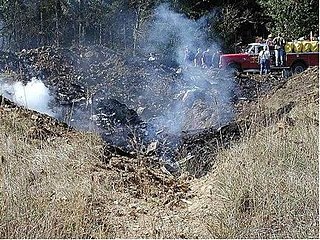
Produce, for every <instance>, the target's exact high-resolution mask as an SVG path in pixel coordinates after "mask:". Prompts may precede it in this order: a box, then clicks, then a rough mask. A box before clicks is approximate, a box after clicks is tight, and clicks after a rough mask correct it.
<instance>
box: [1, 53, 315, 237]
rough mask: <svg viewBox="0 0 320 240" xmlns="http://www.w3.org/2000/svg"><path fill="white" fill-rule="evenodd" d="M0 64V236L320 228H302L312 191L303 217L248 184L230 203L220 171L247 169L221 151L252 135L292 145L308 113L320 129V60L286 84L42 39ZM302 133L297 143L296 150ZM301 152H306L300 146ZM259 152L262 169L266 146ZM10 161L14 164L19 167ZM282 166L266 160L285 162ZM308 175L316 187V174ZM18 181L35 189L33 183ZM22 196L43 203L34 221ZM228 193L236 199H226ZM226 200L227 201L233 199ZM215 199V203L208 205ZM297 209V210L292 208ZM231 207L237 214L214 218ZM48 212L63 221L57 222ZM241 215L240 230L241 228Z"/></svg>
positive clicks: (270, 232) (226, 233)
mask: <svg viewBox="0 0 320 240" xmlns="http://www.w3.org/2000/svg"><path fill="white" fill-rule="evenodd" d="M0 68H1V71H2V74H1V79H0V93H1V98H0V104H1V105H0V120H1V123H0V125H1V126H0V131H1V141H2V143H1V148H2V149H1V150H0V155H1V172H0V173H1V174H0V176H1V182H2V186H3V192H4V194H3V195H0V199H1V201H4V200H5V201H7V202H6V204H9V205H7V207H4V208H3V209H4V210H3V211H2V213H1V214H0V215H1V219H4V218H3V217H5V219H6V220H5V221H4V222H2V223H1V226H0V232H1V235H0V236H2V237H84V238H91V237H98V238H100V237H175V238H177V237H179V238H184V237H187V238H195V237H208V236H210V237H219V238H223V237H227V238H230V237H234V236H237V237H239V236H243V237H270V236H278V237H290V236H296V237H298V236H304V237H306V236H313V235H314V234H315V232H312V231H313V230H314V229H315V228H317V227H315V228H311V229H313V230H310V231H309V232H308V231H307V230H305V229H302V230H301V231H300V232H297V233H296V232H293V229H295V226H296V225H295V223H293V221H294V219H295V220H297V219H298V220H297V222H298V223H299V221H300V223H301V222H303V221H304V222H307V223H308V224H311V225H312V226H314V224H315V225H317V224H318V222H317V221H316V222H317V223H315V222H314V215H313V213H315V212H316V211H317V210H316V207H315V205H314V204H313V203H314V199H308V201H309V205H310V206H309V208H310V209H309V210H310V212H308V213H307V214H308V215H307V216H306V219H304V218H303V219H300V218H299V217H295V216H293V217H292V216H287V215H281V216H276V214H275V213H274V212H272V211H271V210H270V211H271V212H264V211H266V209H265V208H263V210H261V209H260V207H261V206H260V205H259V199H256V198H255V197H257V198H258V197H261V196H263V194H262V192H261V194H262V195H259V196H258V195H254V194H256V192H255V191H252V188H248V189H247V190H246V188H245V187H244V186H242V185H241V187H242V188H241V189H240V190H239V196H238V195H237V196H231V195H230V196H228V197H225V198H223V194H226V192H228V191H229V190H227V189H225V188H227V181H226V183H225V185H224V186H223V187H221V186H220V187H219V184H220V183H221V184H222V183H223V182H222V178H221V179H215V177H216V176H220V175H221V174H222V173H221V172H223V171H226V174H230V176H232V175H233V173H235V174H238V173H239V172H237V171H238V170H230V169H229V170H228V168H224V169H221V168H222V167H221V166H224V167H226V164H227V163H226V162H224V163H223V162H221V161H222V160H221V159H224V157H225V156H226V155H227V154H228V151H231V152H232V151H234V149H237V148H239V149H240V148H241V147H237V146H241V144H242V145H243V144H244V143H246V141H248V142H250V141H252V139H255V138H256V137H257V141H259V140H258V139H259V136H260V137H261V138H260V139H261V142H262V145H263V144H265V142H263V139H264V135H263V134H264V133H265V132H266V131H270V132H271V133H270V134H271V135H270V136H273V134H275V135H276V136H277V140H279V141H280V142H286V141H291V140H286V139H285V138H286V134H287V133H288V132H290V131H291V129H295V127H296V126H297V125H298V124H300V122H301V121H303V123H306V122H307V124H309V125H310V126H313V127H312V129H313V128H318V124H319V116H318V114H317V110H315V111H314V112H307V111H306V110H303V111H302V110H301V108H302V107H303V106H311V108H312V109H314V107H316V106H318V101H319V99H318V75H319V70H318V68H317V67H316V68H311V69H308V70H306V71H305V72H303V73H301V74H299V75H295V76H292V77H289V78H283V77H282V76H281V75H267V76H260V75H240V76H237V77H235V76H233V75H232V74H230V73H228V72H223V71H220V70H218V69H202V68H193V67H191V66H188V67H179V66H168V65H165V64H162V63H161V62H160V61H158V60H157V59H148V58H144V57H136V58H134V59H132V58H130V59H129V58H126V57H125V56H123V55H119V54H118V53H116V52H113V51H111V50H110V49H108V48H103V47H80V48H79V47H77V48H71V49H65V48H54V47H42V48H37V49H31V50H27V51H26V50H23V51H21V52H19V53H15V54H9V53H2V54H1V59H0ZM29 93H31V95H29ZM23 106H25V107H23ZM29 109H31V110H29ZM300 110H301V111H300ZM309 125H308V126H309ZM309 130H310V129H309ZM309 130H308V129H306V131H309ZM313 130H314V129H313ZM292 131H294V130H292ZM305 133H306V134H307V132H305ZM278 134H279V135H278ZM253 136H254V137H253ZM307 138H308V136H306V139H307ZM315 138H316V139H317V137H315ZM306 139H303V138H301V139H300V140H292V141H293V142H295V141H296V142H295V143H293V144H296V145H297V149H298V148H299V147H300V148H303V147H304V144H305V142H306V141H307V140H306ZM257 141H256V142H257ZM316 141H318V140H316ZM311 144H313V143H311ZM248 147H250V145H249V144H248ZM267 149H268V148H267ZM252 150H253V149H252ZM257 151H259V148H257ZM292 151H293V152H292V154H293V155H296V154H297V153H296V152H295V151H297V150H296V149H293V150H292ZM301 151H302V150H301ZM308 154H309V155H308V156H309V158H310V159H314V155H316V153H314V152H312V151H311V152H310V153H308ZM310 154H311V155H310ZM231 155H232V154H231ZM280 155H281V154H280ZM280 155H279V156H280ZM14 156H16V157H14ZM243 156H244V155H239V156H238V155H235V156H234V158H233V159H238V160H239V161H238V162H236V163H232V164H235V165H237V164H240V165H239V168H242V167H243V168H248V169H247V170H245V169H243V171H244V172H250V171H251V170H250V167H249V166H251V165H250V164H252V163H246V162H245V160H243V159H242V157H243ZM261 157H262V158H261V159H262V160H261V164H262V165H263V164H265V163H264V162H263V161H264V160H263V157H264V156H263V154H262V156H261ZM13 158H16V159H17V160H16V161H18V162H11V163H10V161H13V160H12V159H13ZM23 158H25V159H24V160H23ZM19 159H20V160H19ZM248 159H250V157H248ZM229 160H230V159H229ZM229 160H228V161H229ZM273 160H275V159H270V163H269V164H271V165H272V164H279V163H272V161H273ZM50 161H51V162H50ZM233 161H234V160H230V162H233ZM257 161H259V159H257ZM312 161H316V160H312ZM15 164H16V165H17V166H16V167H14V165H15ZM241 164H243V165H241ZM246 164H249V165H246ZM219 166H220V167H219ZM237 166H238V165H237ZM268 166H269V165H268ZM24 169H25V171H24ZM266 169H267V168H266ZM276 169H277V168H276ZM219 171H221V172H219ZM228 171H230V172H228ZM290 171H291V170H290ZM292 171H293V170H292ZM244 172H243V176H246V173H244ZM219 174H220V175H219ZM252 174H255V172H254V171H253V172H252ZM270 174H271V175H272V173H270ZM240 175H241V174H240ZM240 175H239V176H240ZM236 176H238V175H235V178H236ZM194 177H196V179H195V178H194ZM310 177H311V178H312V177H314V175H312V176H310ZM58 178H60V179H58ZM293 178H294V177H293ZM63 179H65V180H63ZM210 179H211V180H212V181H211V182H210V183H208V181H210ZM239 179H240V178H239ZM309 180H310V179H309ZM63 181H64V182H63ZM241 181H245V180H244V179H241ZM275 181H277V176H275ZM281 181H283V180H281ZM284 181H286V180H284ZM231 182H232V181H228V183H231ZM310 182H311V183H312V184H315V185H317V184H316V183H315V181H314V179H311V180H310ZM15 183H19V184H18V185H14V184H15ZM311 183H310V184H311ZM248 184H250V181H249V182H248ZM275 184H276V185H277V183H276V182H275ZM282 184H287V182H284V183H282ZM288 184H289V183H288ZM290 184H291V183H290ZM13 185H14V186H13ZM212 185H214V186H212ZM23 186H25V187H26V186H28V187H27V190H26V189H24V187H23ZM44 188H46V189H44ZM233 188H234V189H236V186H233ZM311 188H312V189H314V186H312V187H311ZM10 189H14V190H13V191H16V193H15V192H10ZM259 189H260V188H259ZM275 189H277V187H275ZM219 191H225V192H219ZM259 191H260V190H259ZM259 191H258V192H259ZM275 191H276V190H275ZM281 191H282V190H281ZM283 191H285V190H283ZM293 191H295V190H294V189H293ZM312 191H313V190H312ZM229 193H230V194H231V193H232V191H231V190H230V191H229ZM15 194H18V195H19V196H21V197H24V198H25V199H24V200H23V201H25V202H27V203H28V204H29V205H28V204H27V205H25V206H24V207H27V208H28V207H31V208H32V206H31V205H32V204H33V205H34V207H35V209H37V210H36V212H33V213H32V214H35V215H34V216H31V215H30V216H28V217H27V218H26V219H23V218H21V219H20V220H15V219H13V218H12V216H13V215H14V214H13V212H11V213H10V211H20V210H15V208H14V207H13V206H14V204H18V203H17V202H12V201H19V199H20V197H18V199H16V200H13V199H12V196H14V195H15ZM110 194H111V195H110ZM215 194H216V195H215ZM274 194H275V195H273V197H275V196H281V193H276V192H275V193H274ZM277 194H280V195H277ZM283 194H287V193H285V192H284V193H283ZM312 194H313V193H312ZM218 196H219V197H220V198H219V197H218ZM283 196H284V195H283ZM285 196H287V195H285ZM232 197H234V198H235V201H236V202H237V203H235V204H239V206H238V205H235V206H233V205H232V204H231V202H232V201H233V200H232ZM312 197H314V195H312ZM227 198H230V199H229V200H230V202H225V201H227V200H226V199H227ZM20 200H21V201H22V199H20ZM269 200H270V199H269ZM269 200H268V201H269ZM263 201H265V204H269V203H268V202H266V200H263ZM270 201H271V200H270ZM279 201H280V200H279ZM281 201H284V202H286V201H291V200H288V199H284V198H283V199H282V200H281ZM281 201H280V202H281ZM212 202H214V203H215V204H216V205H215V206H216V209H215V210H213V209H211V207H210V206H211V205H210V204H211V203H212ZM19 204H21V203H19ZM19 204H18V205H19ZM30 204H31V205H30ZM228 204H229V205H228ZM230 204H231V205H232V206H231V205H230ZM270 204H272V203H270ZM4 205H5V204H4ZM51 205H52V206H51ZM284 205H285V204H284ZM49 206H51V207H49ZM204 206H207V207H204ZM208 206H209V207H208ZM223 206H224V207H223ZM228 207H230V209H229V210H228ZM279 207H280V208H282V207H283V208H285V206H282V205H281V206H279ZM287 207H288V206H287ZM290 207H291V206H290ZM290 207H288V208H290ZM300 207H301V206H300V205H299V206H293V207H292V211H299V210H298V209H299V208H300ZM68 209H69V210H68ZM231 209H233V210H232V211H235V212H236V213H235V215H232V216H231V215H228V216H226V215H224V217H222V218H223V220H222V219H221V218H219V216H222V215H221V214H226V211H231ZM259 209H260V210H261V211H260V210H259ZM25 210H27V209H25ZM29 210H30V209H29ZM232 211H231V212H232ZM53 212H58V213H59V214H60V215H57V216H53ZM213 212H215V213H214V214H213ZM229 213H230V212H229ZM12 214H13V215H12ZM15 214H17V215H19V214H21V213H19V212H16V213H15ZM30 214H31V213H30ZM74 214H75V218H74V219H71V218H70V216H71V215H74ZM230 214H231V213H230ZM259 214H262V215H263V214H265V215H264V216H260V215H259ZM281 214H282V213H281ZM298 215H299V214H298ZM254 216H255V218H254ZM34 217H35V218H36V219H38V220H35V226H34V229H36V230H35V231H34V232H27V231H24V230H23V229H27V228H28V227H32V226H31V222H30V221H31V220H30V219H33V218H34ZM277 217H279V218H277ZM107 218H108V219H109V220H107ZM245 218H246V219H247V220H248V221H244V219H245ZM41 219H45V221H44V222H46V221H48V222H47V223H48V224H49V225H48V224H47V225H45V224H44V223H41V221H40V220H41ZM110 219H111V220H110ZM232 219H233V220H234V221H235V222H236V223H237V224H239V226H238V225H237V224H236V225H235V226H233V227H232V226H231V225H232V224H231V222H232V221H233V220H232ZM254 219H255V220H254ZM281 219H282V220H283V221H282V220H281ZM160 220H161V221H160ZM203 221H204V222H203ZM219 221H220V222H219ZM221 221H223V222H221ZM227 221H230V222H227ZM255 221H256V222H255ZM50 224H51V225H50ZM153 224H155V225H153ZM221 224H222V225H221ZM23 225H25V226H27V227H26V228H24V227H23ZM306 225H307V224H306ZM311 225H309V226H311ZM48 226H49V227H50V226H51V227H52V228H55V229H57V230H56V233H52V234H53V235H52V234H51V233H49V231H48V232H46V230H47V229H46V228H47V227H48ZM72 226H73V227H74V228H73V227H72ZM218 226H220V227H218ZM221 226H222V227H221ZM237 227H239V229H242V230H243V231H242V232H241V230H239V229H236V228H237ZM72 228H73V230H71V229H72ZM301 228H304V227H303V226H302V227H301ZM14 229H18V230H17V231H14ZM97 229H98V230H97ZM173 229H174V230H173ZM254 229H256V230H254ZM43 230H45V231H43ZM315 231H316V230H315ZM5 233H8V234H9V235H6V234H5ZM287 233H288V234H287ZM37 234H38V235H37ZM43 234H45V235H43ZM241 234H243V235H241Z"/></svg>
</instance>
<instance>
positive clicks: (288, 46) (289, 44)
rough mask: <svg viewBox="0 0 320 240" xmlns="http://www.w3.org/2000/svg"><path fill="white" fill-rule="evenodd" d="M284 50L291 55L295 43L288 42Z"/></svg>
mask: <svg viewBox="0 0 320 240" xmlns="http://www.w3.org/2000/svg"><path fill="white" fill-rule="evenodd" d="M284 50H285V51H286V53H291V52H292V50H293V42H287V43H286V45H285V46H284Z"/></svg>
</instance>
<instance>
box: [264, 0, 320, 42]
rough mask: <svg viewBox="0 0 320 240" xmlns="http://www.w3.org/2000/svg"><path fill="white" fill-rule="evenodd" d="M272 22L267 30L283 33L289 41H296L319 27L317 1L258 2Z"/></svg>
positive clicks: (266, 0)
mask: <svg viewBox="0 0 320 240" xmlns="http://www.w3.org/2000/svg"><path fill="white" fill-rule="evenodd" d="M259 3H260V4H261V6H262V7H263V8H264V10H265V13H266V14H267V15H269V16H270V17H271V19H272V21H271V22H270V23H269V24H268V29H269V30H270V31H271V32H273V33H283V34H284V35H285V36H286V37H287V38H289V39H297V38H299V37H301V36H305V35H308V34H309V33H310V31H317V30H318V27H319V15H318V10H319V1H315V0H301V1H294V0H282V1H280V0H259Z"/></svg>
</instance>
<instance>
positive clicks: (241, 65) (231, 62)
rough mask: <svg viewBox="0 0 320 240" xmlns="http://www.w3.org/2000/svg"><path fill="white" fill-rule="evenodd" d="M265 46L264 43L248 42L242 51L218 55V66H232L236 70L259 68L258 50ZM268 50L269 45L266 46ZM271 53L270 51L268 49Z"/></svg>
mask: <svg viewBox="0 0 320 240" xmlns="http://www.w3.org/2000/svg"><path fill="white" fill-rule="evenodd" d="M264 46H267V44H265V43H250V44H248V46H247V47H246V48H245V49H244V51H243V52H242V53H234V54H222V55H221V56H220V62H219V67H220V68H233V69H236V70H238V71H243V70H247V69H259V62H258V56H259V52H260V51H261V50H262V49H263V47H264ZM267 49H268V50H269V46H267ZM270 53H271V51H270Z"/></svg>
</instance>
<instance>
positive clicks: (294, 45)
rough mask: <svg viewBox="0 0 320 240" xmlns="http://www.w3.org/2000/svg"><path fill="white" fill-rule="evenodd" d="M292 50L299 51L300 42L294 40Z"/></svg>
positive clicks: (300, 48)
mask: <svg viewBox="0 0 320 240" xmlns="http://www.w3.org/2000/svg"><path fill="white" fill-rule="evenodd" d="M293 50H294V52H301V51H302V42H300V41H296V42H294V43H293Z"/></svg>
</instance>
